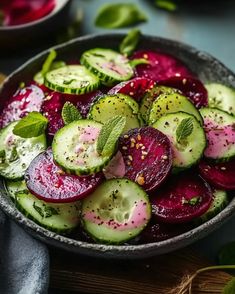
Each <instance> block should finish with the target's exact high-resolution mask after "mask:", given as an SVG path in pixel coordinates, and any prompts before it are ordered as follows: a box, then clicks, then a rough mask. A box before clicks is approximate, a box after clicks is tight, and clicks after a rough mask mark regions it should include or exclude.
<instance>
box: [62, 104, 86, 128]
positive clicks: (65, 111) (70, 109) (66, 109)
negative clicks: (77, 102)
mask: <svg viewBox="0 0 235 294" xmlns="http://www.w3.org/2000/svg"><path fill="white" fill-rule="evenodd" d="M61 115H62V119H63V121H64V124H65V125H68V124H70V123H71V122H73V121H76V120H79V119H82V116H81V114H80V112H79V111H78V109H77V107H76V106H74V105H73V103H71V102H68V101H67V102H65V104H64V106H63V108H62V113H61Z"/></svg>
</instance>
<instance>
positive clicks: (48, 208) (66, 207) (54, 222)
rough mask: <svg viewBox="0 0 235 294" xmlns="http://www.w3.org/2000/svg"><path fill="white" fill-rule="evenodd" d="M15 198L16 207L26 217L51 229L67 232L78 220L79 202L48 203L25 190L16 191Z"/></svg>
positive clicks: (74, 226)
mask: <svg viewBox="0 0 235 294" xmlns="http://www.w3.org/2000/svg"><path fill="white" fill-rule="evenodd" d="M15 200H16V206H17V208H18V209H19V210H20V211H21V212H22V213H23V214H24V215H25V216H26V217H28V218H30V219H32V220H33V221H35V222H36V223H37V224H39V225H41V226H42V227H45V228H47V229H49V230H51V231H54V232H58V233H68V232H70V231H71V230H73V229H74V228H76V227H77V226H78V224H79V222H80V211H81V210H80V207H81V205H80V202H72V203H63V204H55V203H48V202H44V201H42V200H39V199H38V198H37V197H35V196H34V195H32V194H31V193H30V192H29V191H27V190H26V191H21V192H18V193H16V194H15Z"/></svg>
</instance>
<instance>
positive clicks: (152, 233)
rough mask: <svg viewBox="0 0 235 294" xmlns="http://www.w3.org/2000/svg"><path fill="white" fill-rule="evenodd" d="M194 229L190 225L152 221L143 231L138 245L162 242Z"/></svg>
mask: <svg viewBox="0 0 235 294" xmlns="http://www.w3.org/2000/svg"><path fill="white" fill-rule="evenodd" d="M191 228H192V225H190V224H166V223H161V222H158V223H155V222H154V221H151V222H150V223H149V224H148V225H147V227H146V228H145V229H144V230H143V231H142V233H141V235H140V238H139V241H138V243H141V244H145V243H153V242H160V241H164V240H167V239H170V238H173V237H175V236H178V235H181V234H183V233H185V232H187V231H189V230H190V229H191Z"/></svg>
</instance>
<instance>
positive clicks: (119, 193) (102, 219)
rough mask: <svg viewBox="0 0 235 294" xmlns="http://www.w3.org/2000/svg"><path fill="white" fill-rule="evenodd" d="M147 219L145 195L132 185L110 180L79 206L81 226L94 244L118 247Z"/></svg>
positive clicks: (122, 181)
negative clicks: (108, 244) (80, 209)
mask: <svg viewBox="0 0 235 294" xmlns="http://www.w3.org/2000/svg"><path fill="white" fill-rule="evenodd" d="M150 218H151V205H150V203H149V199H148V195H147V194H146V192H145V191H144V190H143V189H142V188H141V187H140V186H138V185H137V184H136V183H134V182H132V181H130V180H127V179H113V180H108V181H106V182H104V183H103V184H101V185H100V186H99V187H98V188H97V189H96V190H95V191H94V192H93V193H92V194H91V195H90V196H88V197H87V198H85V199H84V200H83V203H82V224H83V227H84V229H85V230H86V231H87V233H88V234H89V235H91V236H92V237H93V238H94V239H95V240H98V241H99V242H103V243H110V244H120V243H123V242H125V241H128V240H129V239H132V238H134V237H135V236H137V235H138V234H139V233H140V232H141V231H142V230H143V229H144V228H145V226H146V225H147V223H148V221H149V220H150Z"/></svg>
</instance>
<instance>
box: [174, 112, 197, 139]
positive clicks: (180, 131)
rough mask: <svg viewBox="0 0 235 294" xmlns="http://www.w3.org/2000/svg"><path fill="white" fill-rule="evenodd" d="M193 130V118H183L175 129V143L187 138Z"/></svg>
mask: <svg viewBox="0 0 235 294" xmlns="http://www.w3.org/2000/svg"><path fill="white" fill-rule="evenodd" d="M192 132H193V118H191V117H189V118H185V119H183V120H182V121H181V122H180V124H179V125H178V127H177V129H176V140H177V143H179V144H180V143H181V142H183V141H184V140H186V139H187V138H188V136H190V135H191V134H192Z"/></svg>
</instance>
